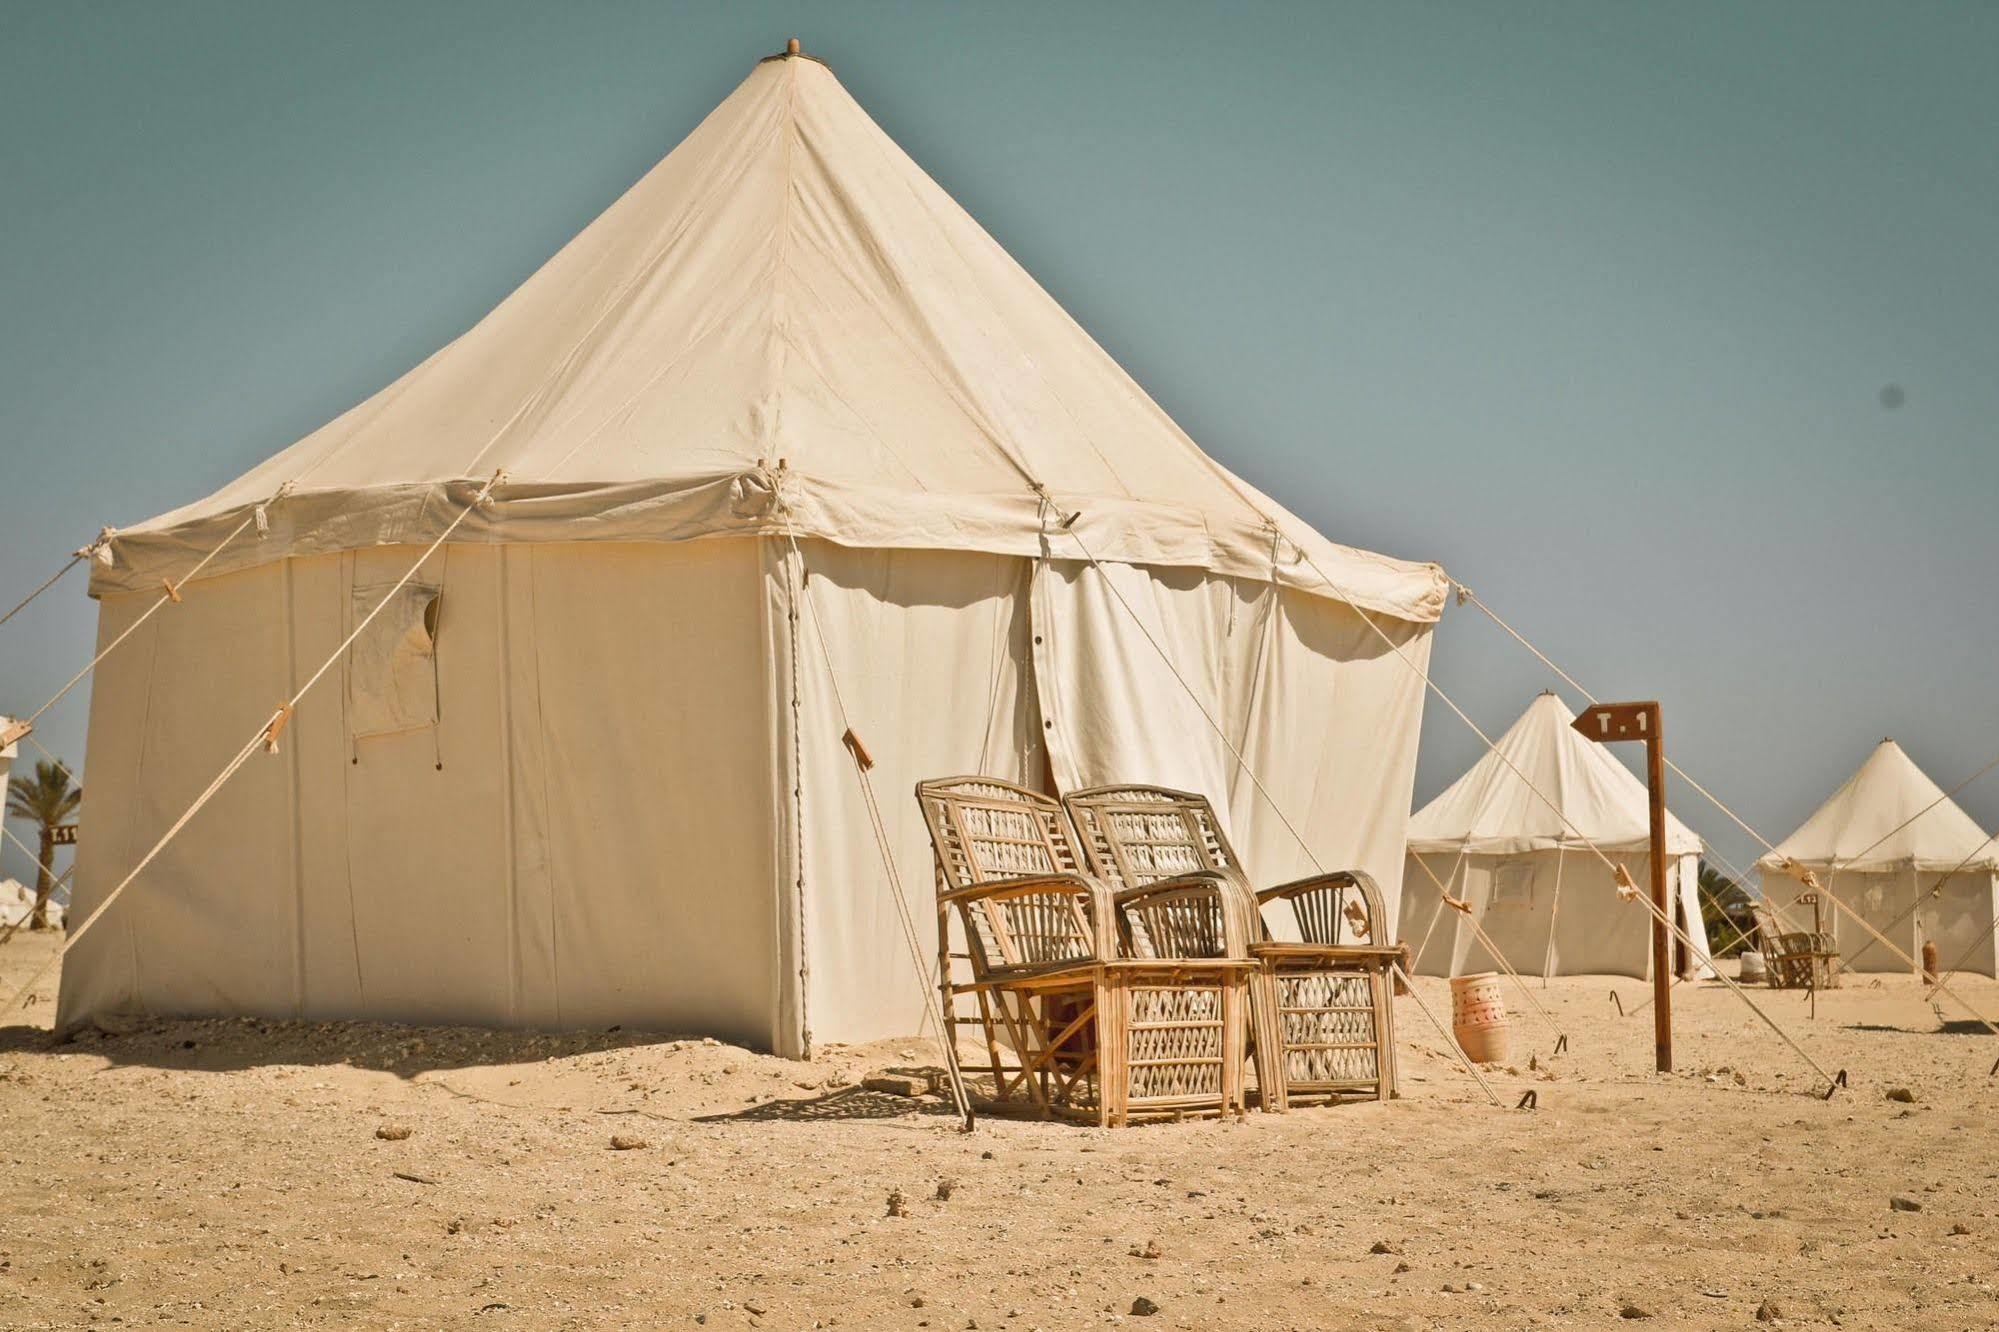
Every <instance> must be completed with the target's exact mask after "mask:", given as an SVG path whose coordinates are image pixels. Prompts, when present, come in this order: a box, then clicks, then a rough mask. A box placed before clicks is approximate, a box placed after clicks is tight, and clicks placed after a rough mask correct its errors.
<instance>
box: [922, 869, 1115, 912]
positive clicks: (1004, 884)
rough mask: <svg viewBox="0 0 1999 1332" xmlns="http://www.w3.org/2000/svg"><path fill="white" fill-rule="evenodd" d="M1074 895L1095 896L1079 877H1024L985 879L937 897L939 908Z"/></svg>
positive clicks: (1091, 888) (1068, 875)
mask: <svg viewBox="0 0 1999 1332" xmlns="http://www.w3.org/2000/svg"><path fill="white" fill-rule="evenodd" d="M1065 891H1066V892H1074V893H1082V894H1083V895H1085V896H1089V897H1093V896H1095V895H1096V892H1097V887H1096V885H1095V884H1093V883H1091V881H1090V880H1088V879H1086V878H1084V877H1083V876H1082V875H1080V874H1024V875H1022V876H1021V877H1019V878H1017V879H988V880H986V882H984V883H972V884H967V885H965V886H964V887H963V888H951V889H947V890H946V891H944V892H941V893H939V894H937V901H938V903H939V904H940V905H956V904H958V903H960V902H977V901H980V900H982V899H985V898H1004V897H1023V896H1028V895H1031V894H1034V893H1047V892H1065Z"/></svg>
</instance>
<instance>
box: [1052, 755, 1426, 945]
mask: <svg viewBox="0 0 1999 1332" xmlns="http://www.w3.org/2000/svg"><path fill="white" fill-rule="evenodd" d="M1063 804H1065V805H1067V806H1068V808H1069V813H1070V816H1071V817H1072V818H1074V819H1075V821H1076V829H1077V831H1078V832H1079V833H1080V834H1081V835H1082V838H1083V849H1084V851H1085V853H1087V854H1088V856H1089V858H1090V865H1091V867H1092V868H1093V869H1095V870H1096V872H1097V873H1098V874H1099V875H1100V876H1101V877H1102V878H1104V879H1105V880H1106V881H1108V882H1109V883H1110V884H1111V886H1112V887H1113V888H1119V889H1122V888H1128V887H1136V886H1138V885H1141V884H1147V883H1155V882H1157V881H1158V880H1160V879H1167V878H1173V877H1175V876H1177V875H1181V874H1190V873H1195V872H1197V871H1205V872H1207V873H1210V874H1219V875H1221V876H1223V877H1224V878H1226V879H1228V880H1230V881H1231V882H1232V883H1234V884H1235V885H1236V887H1237V890H1238V891H1239V892H1240V894H1241V896H1242V901H1243V902H1244V903H1245V907H1246V912H1247V917H1248V925H1249V931H1250V938H1252V939H1256V940H1261V939H1266V938H1268V937H1269V933H1270V932H1269V929H1268V928H1267V927H1266V926H1265V924H1264V921H1263V915H1262V912H1261V910H1260V909H1259V908H1258V906H1257V897H1256V891H1255V887H1254V885H1253V884H1252V882H1251V880H1250V878H1249V872H1248V870H1247V869H1245V868H1244V866H1243V863H1242V861H1241V859H1240V858H1239V857H1238V856H1237V855H1236V853H1235V848H1234V847H1232V846H1230V845H1229V839H1228V834H1227V833H1225V832H1223V831H1222V825H1221V820H1220V819H1218V818H1216V817H1215V809H1214V806H1213V805H1212V804H1210V803H1209V801H1208V798H1207V797H1206V796H1204V795H1201V794H1199V793H1198V792H1193V791H1174V790H1170V789H1168V788H1166V787H1163V786H1099V787H1093V788H1092V789H1090V790H1088V791H1077V792H1075V793H1074V794H1072V795H1068V796H1065V797H1063ZM1287 900H1288V901H1289V902H1290V905H1291V910H1292V913H1293V915H1294V918H1295V919H1296V920H1297V922H1298V930H1299V936H1300V938H1302V939H1303V940H1304V941H1305V942H1307V943H1315V944H1344V943H1353V942H1359V943H1367V944H1377V945H1378V944H1380V943H1381V942H1382V938H1383V937H1384V936H1385V935H1386V933H1387V928H1388V927H1387V924H1386V922H1385V921H1384V920H1383V919H1382V915H1383V911H1382V903H1381V895H1380V892H1379V891H1378V890H1377V889H1376V888H1375V886H1374V881H1373V880H1372V879H1370V878H1368V876H1367V875H1365V874H1363V873H1361V872H1359V871H1357V870H1356V871H1348V872H1345V873H1341V874H1335V875H1326V876H1322V878H1321V880H1320V881H1319V882H1318V883H1317V884H1316V886H1314V887H1313V888H1312V889H1310V890H1308V891H1302V892H1299V893H1296V894H1290V895H1287ZM1178 946H1180V947H1183V948H1184V947H1186V946H1188V944H1187V942H1186V941H1184V940H1183V941H1181V942H1180V944H1179V945H1178Z"/></svg>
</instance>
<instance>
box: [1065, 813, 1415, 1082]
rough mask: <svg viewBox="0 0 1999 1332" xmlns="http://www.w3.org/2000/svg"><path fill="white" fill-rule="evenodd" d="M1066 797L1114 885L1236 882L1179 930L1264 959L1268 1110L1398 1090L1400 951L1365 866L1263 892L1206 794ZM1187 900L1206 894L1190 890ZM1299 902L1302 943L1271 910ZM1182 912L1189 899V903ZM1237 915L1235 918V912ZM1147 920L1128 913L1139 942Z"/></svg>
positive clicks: (1254, 1008)
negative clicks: (1395, 975)
mask: <svg viewBox="0 0 1999 1332" xmlns="http://www.w3.org/2000/svg"><path fill="white" fill-rule="evenodd" d="M1064 803H1065V804H1066V805H1067V806H1068V808H1069V813H1070V815H1071V817H1073V818H1074V819H1075V821H1076V827H1077V829H1078V831H1080V832H1081V833H1082V836H1083V847H1084V851H1085V853H1086V854H1087V855H1088V856H1089V860H1090V865H1091V868H1093V869H1094V870H1095V871H1096V872H1097V874H1098V875H1099V876H1101V877H1102V878H1103V879H1105V880H1106V881H1107V882H1109V883H1110V884H1112V885H1113V886H1114V887H1117V888H1123V889H1125V890H1127V891H1129V890H1130V889H1132V888H1135V887H1138V886H1140V885H1145V884H1159V885H1161V886H1165V885H1168V884H1178V883H1185V882H1187V881H1188V876H1190V875H1191V876H1203V877H1205V876H1216V877H1219V878H1220V879H1222V880H1223V881H1224V882H1225V883H1227V884H1228V885H1229V888H1230V892H1229V894H1228V895H1227V897H1225V898H1224V899H1222V901H1221V902H1220V903H1217V904H1216V905H1214V906H1211V907H1209V914H1210V916H1211V919H1210V920H1208V921H1206V922H1205V923H1203V924H1201V925H1199V926H1194V925H1190V924H1188V923H1187V922H1185V921H1183V920H1175V921H1173V922H1172V923H1171V927H1170V935H1169V937H1170V939H1171V942H1172V944H1173V945H1174V946H1175V947H1177V948H1180V949H1183V950H1187V951H1191V950H1192V947H1193V946H1194V945H1195V944H1196V943H1198V942H1201V941H1202V940H1203V939H1204V938H1205V940H1206V941H1207V942H1208V946H1210V947H1213V948H1216V949H1217V950H1218V951H1217V952H1216V953H1215V954H1214V955H1216V956H1241V955H1243V954H1242V953H1238V952H1237V951H1236V945H1235V943H1234V938H1235V937H1236V936H1237V934H1238V933H1240V934H1241V935H1242V936H1243V937H1244V939H1245V943H1246V949H1245V951H1246V954H1247V955H1248V956H1249V957H1251V958H1253V959H1255V960H1256V962H1257V964H1258V969H1257V973H1256V976H1255V978H1254V980H1253V982H1252V985H1251V989H1250V1013H1251V1033H1252V1035H1251V1040H1252V1042H1253V1050H1254V1054H1255V1057H1256V1075H1257V1087H1258V1091H1259V1094H1260V1098H1261V1101H1262V1104H1263V1107H1264V1109H1266V1110H1276V1111H1282V1110H1285V1109H1288V1108H1289V1107H1290V1105H1291V1103H1292V1102H1294V1101H1302V1100H1305V1099H1312V1100H1319V1101H1335V1100H1339V1099H1341V1098H1342V1097H1345V1096H1352V1095H1367V1096H1372V1097H1374V1098H1375V1099H1377V1100H1383V1101H1385V1100H1387V1099H1389V1098H1390V1097H1391V1096H1393V1095H1394V1094H1395V1025H1394V1012H1395V1010H1394V1005H1393V1003H1392V1001H1391V998H1390V990H1389V981H1388V978H1389V974H1390V965H1391V964H1392V963H1393V962H1394V961H1395V959H1396V958H1397V957H1399V956H1400V954H1399V953H1398V952H1397V950H1396V949H1395V948H1393V947H1391V946H1389V945H1387V944H1386V943H1385V942H1384V941H1385V940H1386V938H1387V926H1386V922H1385V920H1384V913H1383V910H1382V904H1381V895H1380V893H1379V891H1378V890H1377V889H1376V888H1375V886H1374V881H1373V879H1371V878H1369V877H1368V876H1367V875H1366V874H1365V873H1362V872H1361V871H1359V870H1343V871H1340V872H1338V873H1333V874H1321V875H1316V876H1314V877H1312V878H1309V879H1300V880H1298V881H1296V882H1294V883H1287V884H1283V885H1280V886H1279V887H1275V888H1267V889H1265V890H1263V891H1262V892H1256V891H1254V890H1253V889H1252V887H1251V886H1250V882H1249V878H1248V875H1247V873H1246V872H1245V871H1244V869H1243V867H1242V862H1241V860H1239V859H1238V858H1237V856H1236V854H1235V851H1234V849H1233V848H1231V847H1230V846H1229V842H1228V838H1227V836H1225V835H1224V834H1223V832H1222V829H1221V824H1220V822H1219V821H1218V820H1217V819H1216V818H1215V812H1214V809H1213V808H1212V807H1211V806H1210V805H1209V804H1208V801H1207V798H1206V797H1205V796H1200V795H1195V794H1192V793H1189V792H1185V791H1170V790H1166V789H1164V788H1161V787H1152V786H1105V787H1098V788H1096V789H1094V790H1089V791H1078V792H1076V793H1075V794H1073V795H1070V796H1068V797H1066V798H1065V800H1064ZM1186 896H1187V897H1188V899H1189V903H1188V905H1190V906H1191V905H1193V904H1197V903H1198V902H1199V901H1200V899H1199V897H1198V895H1195V894H1186ZM1275 902H1284V903H1287V904H1289V906H1290V907H1291V910H1292V913H1293V916H1294V918H1295V920H1296V921H1297V924H1298V933H1299V936H1300V938H1301V939H1302V940H1303V941H1304V942H1301V943H1281V942H1277V941H1275V940H1273V939H1272V938H1271V936H1270V932H1269V930H1268V929H1267V928H1266V927H1265V925H1264V921H1263V916H1262V907H1263V905H1264V904H1267V903H1275ZM1181 910H1182V913H1183V915H1184V914H1185V913H1186V911H1187V907H1184V906H1183V907H1182V908H1181ZM1238 915H1239V916H1240V920H1241V923H1240V924H1238V923H1237V920H1236V917H1237V916H1238ZM1141 927H1143V928H1145V929H1147V930H1150V929H1153V928H1154V915H1153V913H1150V912H1148V911H1144V910H1132V911H1130V912H1129V928H1130V929H1131V930H1132V931H1133V933H1134V936H1135V937H1134V944H1135V946H1136V947H1137V948H1138V949H1140V950H1141V951H1142V950H1143V949H1144V948H1145V947H1146V946H1147V943H1148V941H1147V940H1146V939H1145V938H1144V937H1142V936H1141V935H1140V934H1139V931H1140V929H1141Z"/></svg>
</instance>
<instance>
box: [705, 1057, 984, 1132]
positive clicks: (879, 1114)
mask: <svg viewBox="0 0 1999 1332" xmlns="http://www.w3.org/2000/svg"><path fill="white" fill-rule="evenodd" d="M936 1071H937V1073H938V1074H939V1075H940V1076H941V1075H942V1073H943V1071H944V1070H942V1069H938V1070H936ZM908 1115H943V1116H945V1117H947V1118H951V1119H955V1118H957V1111H956V1110H955V1109H953V1108H952V1105H951V1102H950V1100H949V1098H947V1097H939V1096H903V1095H901V1094H899V1093H896V1092H883V1091H870V1090H869V1089H868V1088H866V1087H840V1088H838V1089H836V1090H833V1091H829V1092H825V1093H823V1094H821V1095H819V1096H808V1097H804V1098H802V1099H799V1100H792V1101H767V1102H765V1103H764V1104H762V1105H753V1106H751V1107H749V1108H748V1109H747V1110H732V1111H730V1112H728V1113H727V1114H718V1115H697V1116H695V1117H694V1122H695V1123H697V1124H758V1123H794V1124H816V1123H824V1122H826V1121H829V1120H839V1119H901V1118H904V1117H905V1116H908Z"/></svg>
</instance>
